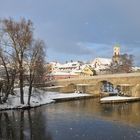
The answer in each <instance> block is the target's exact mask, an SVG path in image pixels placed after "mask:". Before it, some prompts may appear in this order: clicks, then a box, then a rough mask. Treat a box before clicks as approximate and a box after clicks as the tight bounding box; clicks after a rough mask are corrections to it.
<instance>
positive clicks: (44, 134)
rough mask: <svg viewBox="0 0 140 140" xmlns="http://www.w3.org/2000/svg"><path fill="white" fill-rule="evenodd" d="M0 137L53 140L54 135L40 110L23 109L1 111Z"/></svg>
mask: <svg viewBox="0 0 140 140" xmlns="http://www.w3.org/2000/svg"><path fill="white" fill-rule="evenodd" d="M0 139H2V140H52V136H51V134H50V133H49V132H48V131H47V128H46V120H45V118H44V117H43V115H42V114H41V112H40V111H37V110H33V111H31V110H30V111H29V110H28V111H23V110H21V111H13V112H1V113H0Z"/></svg>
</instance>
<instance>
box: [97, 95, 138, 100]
mask: <svg viewBox="0 0 140 140" xmlns="http://www.w3.org/2000/svg"><path fill="white" fill-rule="evenodd" d="M138 98H139V97H123V96H110V97H104V98H102V99H101V100H100V101H112V100H129V99H138Z"/></svg>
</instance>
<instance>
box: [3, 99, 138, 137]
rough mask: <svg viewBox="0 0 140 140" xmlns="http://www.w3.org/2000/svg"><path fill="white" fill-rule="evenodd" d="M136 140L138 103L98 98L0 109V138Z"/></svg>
mask: <svg viewBox="0 0 140 140" xmlns="http://www.w3.org/2000/svg"><path fill="white" fill-rule="evenodd" d="M125 139H127V140H139V139H140V102H135V103H127V104H126V103H121V104H100V103H99V99H97V98H96V99H87V100H77V101H69V102H61V103H56V104H49V105H45V106H42V107H38V108H35V109H31V110H25V111H22V110H16V111H2V112H0V140H125Z"/></svg>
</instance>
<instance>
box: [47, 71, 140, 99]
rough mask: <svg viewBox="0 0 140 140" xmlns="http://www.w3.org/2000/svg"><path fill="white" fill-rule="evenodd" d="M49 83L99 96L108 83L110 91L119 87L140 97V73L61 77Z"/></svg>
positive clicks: (69, 90) (61, 89) (122, 91)
mask: <svg viewBox="0 0 140 140" xmlns="http://www.w3.org/2000/svg"><path fill="white" fill-rule="evenodd" d="M47 85H49V86H51V85H53V86H63V87H61V88H60V89H59V91H61V92H73V91H74V90H80V91H82V92H86V93H90V94H95V95H97V96H98V95H100V93H101V92H104V91H105V88H104V89H103V87H105V86H107V85H108V88H107V90H108V91H113V90H114V89H119V90H120V91H121V93H124V94H125V95H129V96H135V97H140V73H123V74H108V75H97V76H90V77H79V78H70V79H61V80H56V81H55V80H54V81H50V82H47ZM108 91H107V92H108Z"/></svg>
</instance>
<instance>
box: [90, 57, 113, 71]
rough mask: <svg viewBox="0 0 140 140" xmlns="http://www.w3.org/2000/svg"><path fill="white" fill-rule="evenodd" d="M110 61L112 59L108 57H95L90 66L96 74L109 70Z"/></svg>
mask: <svg viewBox="0 0 140 140" xmlns="http://www.w3.org/2000/svg"><path fill="white" fill-rule="evenodd" d="M111 63H112V59H109V58H95V59H94V60H93V62H92V63H91V66H92V68H93V69H94V70H95V71H96V72H97V73H98V74H103V73H107V72H108V71H109V69H110V65H111Z"/></svg>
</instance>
